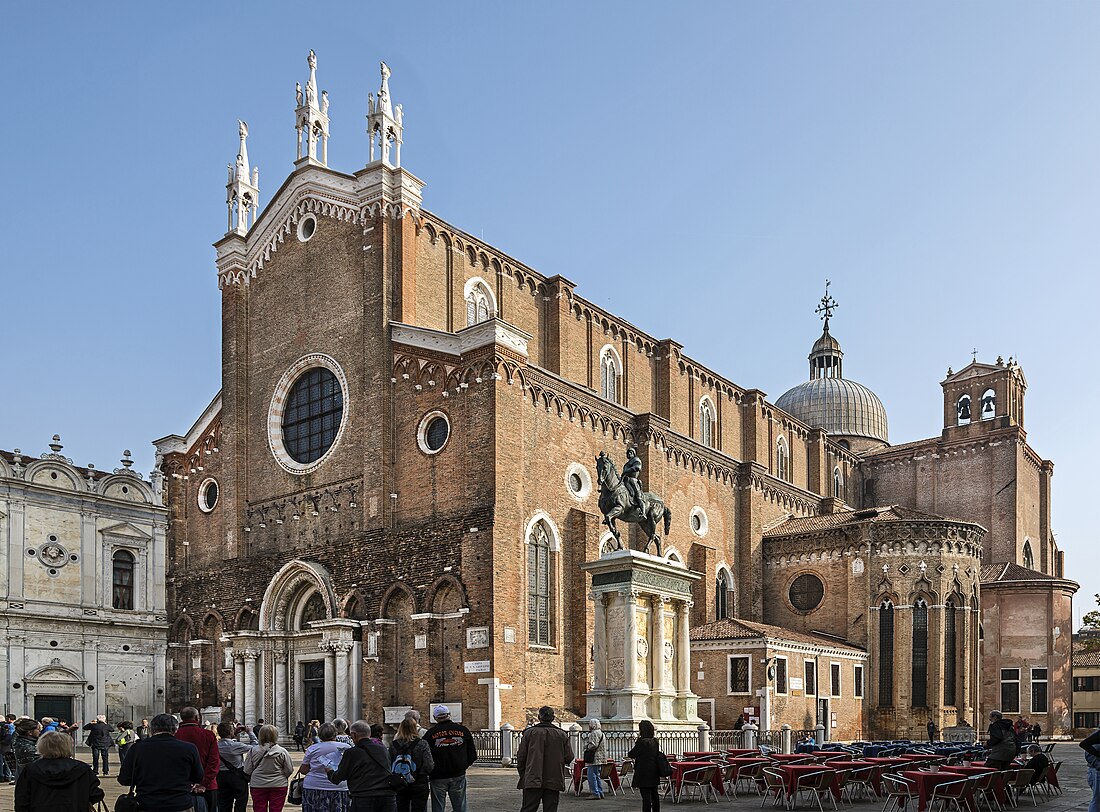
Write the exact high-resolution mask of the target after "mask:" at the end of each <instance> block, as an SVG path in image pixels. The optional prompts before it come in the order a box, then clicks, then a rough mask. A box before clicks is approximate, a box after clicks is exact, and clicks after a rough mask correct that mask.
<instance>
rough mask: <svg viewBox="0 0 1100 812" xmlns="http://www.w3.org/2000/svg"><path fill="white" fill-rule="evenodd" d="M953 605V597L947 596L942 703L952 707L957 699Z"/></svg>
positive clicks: (955, 638) (956, 644) (955, 637)
mask: <svg viewBox="0 0 1100 812" xmlns="http://www.w3.org/2000/svg"><path fill="white" fill-rule="evenodd" d="M955 606H956V601H955V599H954V598H948V599H947V602H946V603H945V604H944V607H943V704H944V705H946V706H947V707H954V705H955V702H956V699H957V697H956V695H955V680H956V676H957V668H956V662H957V661H956V656H957V653H958V645H959V641H958V635H957V634H956V632H955Z"/></svg>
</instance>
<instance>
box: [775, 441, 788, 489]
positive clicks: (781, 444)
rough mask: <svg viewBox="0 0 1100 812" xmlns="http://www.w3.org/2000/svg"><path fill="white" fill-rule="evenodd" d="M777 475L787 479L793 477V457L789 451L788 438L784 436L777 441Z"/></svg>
mask: <svg viewBox="0 0 1100 812" xmlns="http://www.w3.org/2000/svg"><path fill="white" fill-rule="evenodd" d="M775 475H776V477H777V478H779V479H782V480H786V481H790V478H791V457H790V452H788V451H787V440H786V439H785V438H783V437H780V438H779V439H778V440H777V441H776V443H775Z"/></svg>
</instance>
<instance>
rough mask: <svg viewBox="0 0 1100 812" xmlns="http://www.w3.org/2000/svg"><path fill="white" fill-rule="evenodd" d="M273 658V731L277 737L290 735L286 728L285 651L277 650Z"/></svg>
mask: <svg viewBox="0 0 1100 812" xmlns="http://www.w3.org/2000/svg"><path fill="white" fill-rule="evenodd" d="M274 657H275V692H274V695H275V729H276V730H278V731H279V735H280V736H282V735H286V734H288V733H290V730H289V729H288V727H287V718H286V712H287V701H286V650H285V649H277V650H276V651H275V652H274Z"/></svg>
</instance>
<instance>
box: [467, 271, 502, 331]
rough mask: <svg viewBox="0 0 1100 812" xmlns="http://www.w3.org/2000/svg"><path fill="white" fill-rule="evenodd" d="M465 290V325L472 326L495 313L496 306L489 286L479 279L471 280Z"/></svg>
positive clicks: (486, 319)
mask: <svg viewBox="0 0 1100 812" xmlns="http://www.w3.org/2000/svg"><path fill="white" fill-rule="evenodd" d="M471 281H472V282H473V284H472V285H468V286H467V287H468V290H467V292H466V326H467V327H472V326H473V325H475V324H481V322H483V321H488V320H489V319H490V318H492V317H493V316H495V315H496V306H495V305H494V304H493V298H492V294H491V293H490V292H489V288H488V287H487V286H486V284H485V283H484V282H483V281H481V280H480V279H477V280H471Z"/></svg>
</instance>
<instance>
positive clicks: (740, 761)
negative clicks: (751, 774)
mask: <svg viewBox="0 0 1100 812" xmlns="http://www.w3.org/2000/svg"><path fill="white" fill-rule="evenodd" d="M726 763H727V764H728V765H730V766H731V767H733V780H734V781H736V780H737V776H738V775H739V774H740V772H741V768H742V767H751V766H752V765H753V764H770V763H771V762H770V761H768V760H767V759H766V758H764V757H763V756H756V758H753V757H752V756H737V757H735V758H728V759H726Z"/></svg>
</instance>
